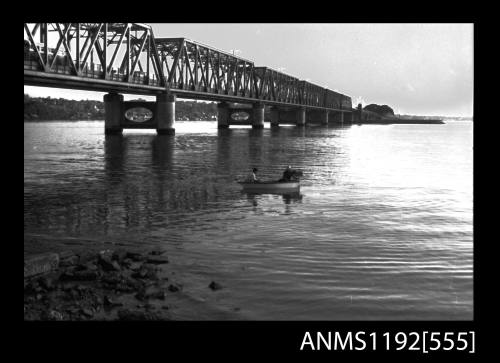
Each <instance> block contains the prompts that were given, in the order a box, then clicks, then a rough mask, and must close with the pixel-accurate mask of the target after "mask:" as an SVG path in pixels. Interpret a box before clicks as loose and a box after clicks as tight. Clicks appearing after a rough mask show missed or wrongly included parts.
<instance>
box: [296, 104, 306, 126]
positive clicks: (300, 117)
mask: <svg viewBox="0 0 500 363" xmlns="http://www.w3.org/2000/svg"><path fill="white" fill-rule="evenodd" d="M296 125H297V126H299V127H303V126H305V125H306V108H305V107H301V108H299V109H298V110H297V123H296Z"/></svg>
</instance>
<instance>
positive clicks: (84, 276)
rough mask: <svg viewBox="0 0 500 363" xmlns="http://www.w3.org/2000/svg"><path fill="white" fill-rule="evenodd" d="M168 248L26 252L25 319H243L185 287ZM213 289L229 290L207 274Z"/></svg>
mask: <svg viewBox="0 0 500 363" xmlns="http://www.w3.org/2000/svg"><path fill="white" fill-rule="evenodd" d="M168 266H169V259H168V257H167V256H166V253H165V251H161V250H152V251H148V252H136V251H127V250H124V249H119V250H113V251H112V250H106V251H101V252H99V253H93V254H83V253H78V254H77V253H73V252H71V251H69V252H64V253H60V254H55V253H48V254H42V255H37V256H31V257H29V258H26V257H25V262H24V319H25V320H72V321H73V320H74V321H77V320H164V321H165V320H185V319H188V320H189V319H195V320H219V319H240V318H241V317H239V315H238V312H239V310H240V309H239V308H238V307H233V308H230V309H228V308H226V307H217V306H213V305H211V304H208V303H206V302H205V301H200V300H198V299H196V298H194V297H193V296H191V295H190V294H189V293H186V292H185V291H184V286H183V285H184V284H183V281H181V280H180V279H179V278H177V276H176V274H175V271H174V270H172V269H171V268H168ZM205 286H206V289H207V291H211V292H212V293H213V294H217V293H219V290H223V285H221V284H220V282H217V281H212V280H210V279H207V281H206V285H205Z"/></svg>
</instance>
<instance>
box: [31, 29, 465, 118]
mask: <svg viewBox="0 0 500 363" xmlns="http://www.w3.org/2000/svg"><path fill="white" fill-rule="evenodd" d="M150 25H151V26H152V27H153V32H154V35H155V37H158V38H159V37H185V38H188V39H191V40H194V41H198V42H201V43H204V44H207V45H210V46H212V47H215V48H218V49H221V50H224V51H227V52H230V53H232V52H233V51H234V52H235V54H236V55H238V56H241V57H243V58H245V59H248V60H251V61H253V62H254V64H255V65H256V66H267V67H271V68H274V69H277V70H281V71H283V72H284V73H287V74H290V75H292V76H295V77H297V78H300V79H303V80H308V81H309V82H312V83H315V84H317V85H319V86H322V87H328V88H329V89H332V90H335V91H338V92H341V93H343V94H346V95H348V96H350V97H351V98H352V101H353V106H356V105H357V104H358V103H362V104H363V105H364V106H365V105H367V104H370V103H377V104H387V105H389V106H391V107H392V108H393V109H394V111H395V113H397V114H412V115H441V116H462V117H471V116H473V77H474V72H473V58H474V44H473V31H474V30H473V24H427V23H426V24H414V23H412V24H351V23H347V24H322V23H313V24H307V23H305V24H304V23H294V24H283V23H280V24H271V23H244V24H229V23H226V24H216V23H211V24H201V23H197V24H188V23H179V24H175V23H169V24H150ZM24 93H28V94H29V95H30V96H33V97H47V96H50V97H64V98H70V99H98V100H102V97H103V95H104V93H102V92H85V91H72V90H62V89H56V88H42V87H29V86H25V87H24ZM141 97H142V98H146V99H148V97H143V96H141ZM133 98H137V96H134V95H125V99H133Z"/></svg>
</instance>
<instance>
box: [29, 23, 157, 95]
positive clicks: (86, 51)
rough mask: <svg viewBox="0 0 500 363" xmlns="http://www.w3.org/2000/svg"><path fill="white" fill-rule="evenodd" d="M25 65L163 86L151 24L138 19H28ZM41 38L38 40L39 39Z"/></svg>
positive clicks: (77, 74) (57, 71)
mask: <svg viewBox="0 0 500 363" xmlns="http://www.w3.org/2000/svg"><path fill="white" fill-rule="evenodd" d="M24 33H25V42H24V44H25V69H26V61H27V60H28V61H30V62H29V68H30V69H32V70H38V71H42V72H45V73H62V74H67V75H70V76H77V77H88V78H97V79H104V80H111V81H120V82H128V83H141V84H145V85H163V84H162V82H163V80H164V76H163V74H162V72H161V69H159V67H158V64H159V60H158V55H157V53H156V52H155V44H154V37H153V32H152V30H151V27H150V26H148V25H143V24H136V23H25V24H24ZM37 40H38V42H37Z"/></svg>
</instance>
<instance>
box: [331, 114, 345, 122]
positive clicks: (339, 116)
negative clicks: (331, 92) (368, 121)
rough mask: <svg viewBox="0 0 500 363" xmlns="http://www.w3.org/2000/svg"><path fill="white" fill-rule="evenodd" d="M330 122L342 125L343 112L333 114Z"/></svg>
mask: <svg viewBox="0 0 500 363" xmlns="http://www.w3.org/2000/svg"><path fill="white" fill-rule="evenodd" d="M332 121H333V122H334V123H336V124H343V123H344V113H343V112H335V113H334V114H333V117H332Z"/></svg>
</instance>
